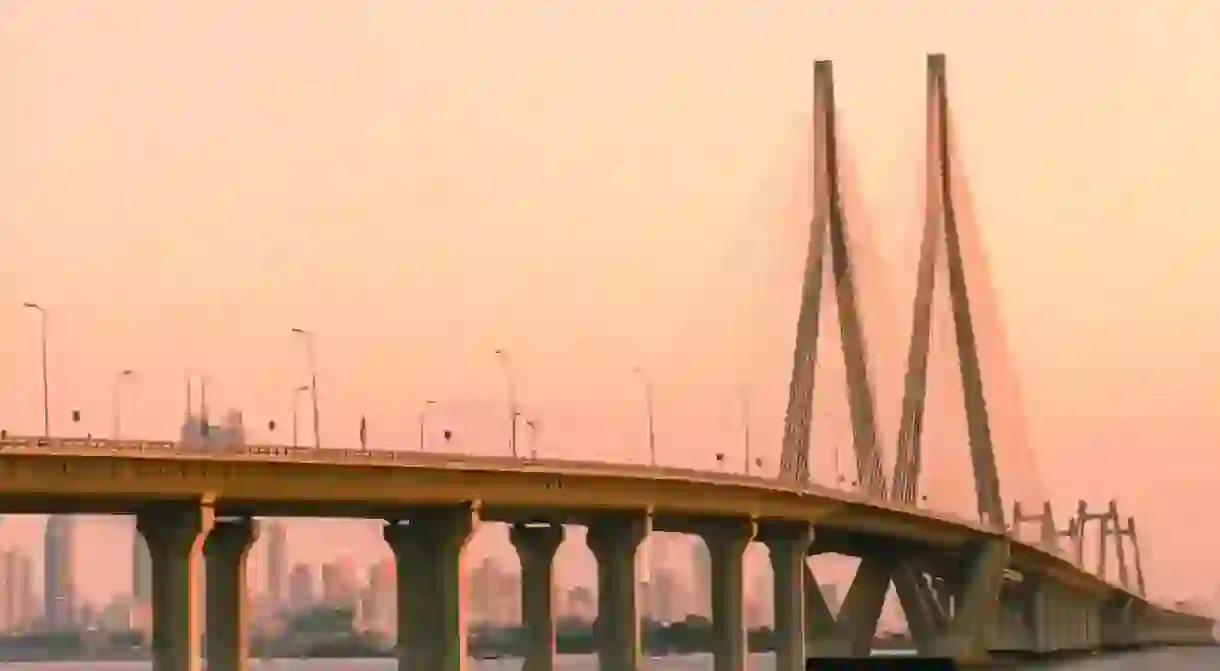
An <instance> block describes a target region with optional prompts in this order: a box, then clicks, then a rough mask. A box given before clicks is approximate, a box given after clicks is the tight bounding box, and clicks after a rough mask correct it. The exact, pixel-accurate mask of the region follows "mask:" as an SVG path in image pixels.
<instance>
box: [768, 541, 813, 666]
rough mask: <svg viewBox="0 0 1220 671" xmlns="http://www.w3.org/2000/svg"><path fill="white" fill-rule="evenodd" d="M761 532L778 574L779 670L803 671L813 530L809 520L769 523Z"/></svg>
mask: <svg viewBox="0 0 1220 671" xmlns="http://www.w3.org/2000/svg"><path fill="white" fill-rule="evenodd" d="M759 532H760V536H761V540H762V541H763V543H764V544H765V545H766V546H767V551H768V553H769V554H770V559H771V571H772V573H773V574H774V576H775V579H774V581H773V584H772V590H773V597H774V602H775V622H774V632H775V671H801V670H802V669H804V668H805V577H806V576H805V573H806V570H807V568H808V567H807V564H806V562H805V558H806V557H807V556H808V554H809V543H810V541H812V540H813V530H812V529H811V528H810V527H809V525H807V524H768V525H766V526H764V527H762V528H760V529H759Z"/></svg>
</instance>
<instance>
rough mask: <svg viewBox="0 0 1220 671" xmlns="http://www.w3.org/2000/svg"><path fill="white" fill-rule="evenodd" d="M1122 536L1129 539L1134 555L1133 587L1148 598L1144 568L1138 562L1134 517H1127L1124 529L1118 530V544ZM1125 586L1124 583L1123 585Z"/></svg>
mask: <svg viewBox="0 0 1220 671" xmlns="http://www.w3.org/2000/svg"><path fill="white" fill-rule="evenodd" d="M1124 536H1126V537H1127V538H1130V539H1131V554H1132V555H1134V556H1133V557H1132V558H1133V559H1134V561H1135V589H1136V591H1137V592H1138V593H1139V595H1140V596H1141V597H1143V598H1148V591H1147V587H1146V586H1145V584H1144V568H1143V566H1142V565H1141V564H1140V543H1139V537H1138V536H1137V535H1136V533H1135V518H1134V517H1128V518H1127V527H1126V528H1125V529H1122V528H1120V529H1119V530H1118V539H1117V540H1118V542H1119V543H1120V544H1121V543H1122V538H1123V537H1124ZM1125 586H1126V585H1125V584H1124V587H1125Z"/></svg>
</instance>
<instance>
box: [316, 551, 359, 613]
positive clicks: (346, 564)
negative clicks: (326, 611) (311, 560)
mask: <svg viewBox="0 0 1220 671" xmlns="http://www.w3.org/2000/svg"><path fill="white" fill-rule="evenodd" d="M359 598H360V587H359V585H358V584H357V582H356V570H355V568H354V567H353V566H352V564H351V562H350V561H348V560H346V559H342V560H340V561H337V562H330V563H327V564H323V565H322V602H323V603H325V604H326V605H327V606H330V607H332V608H351V607H353V606H355V605H356V602H357V601H358V600H359Z"/></svg>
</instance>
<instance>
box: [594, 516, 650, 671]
mask: <svg viewBox="0 0 1220 671" xmlns="http://www.w3.org/2000/svg"><path fill="white" fill-rule="evenodd" d="M651 531H652V518H651V517H650V516H649V515H648V514H646V513H641V514H638V515H603V516H600V517H598V518H597V519H596V520H595V521H594V522H593V523H592V524H590V525H589V532H588V535H587V536H586V537H585V544H586V545H588V547H589V550H590V551H591V552H592V553H593V556H594V557H595V558H596V559H597V621H596V622H595V623H594V629H593V645H594V648H596V650H597V663H598V668H600V669H602V670H603V671H636V670H637V669H639V668H640V662H641V653H640V612H639V602H638V599H637V596H638V595H637V593H636V592H637V580H636V578H637V575H636V573H637V572H636V555H637V552H638V551H639V548H640V543H642V542H644V539H645V538H647V537H648V534H649V532H651Z"/></svg>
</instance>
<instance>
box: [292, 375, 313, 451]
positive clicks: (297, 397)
mask: <svg viewBox="0 0 1220 671" xmlns="http://www.w3.org/2000/svg"><path fill="white" fill-rule="evenodd" d="M306 391H309V385H307V384H303V385H301V386H299V387H296V388H294V389H293V390H292V446H293V447H297V446H298V445H299V443H298V442H297V425H298V424H299V422H298V421H297V417H298V415H299V414H300V413H298V412H297V408H298V407H299V406H300V405H301V393H302V392H306Z"/></svg>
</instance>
